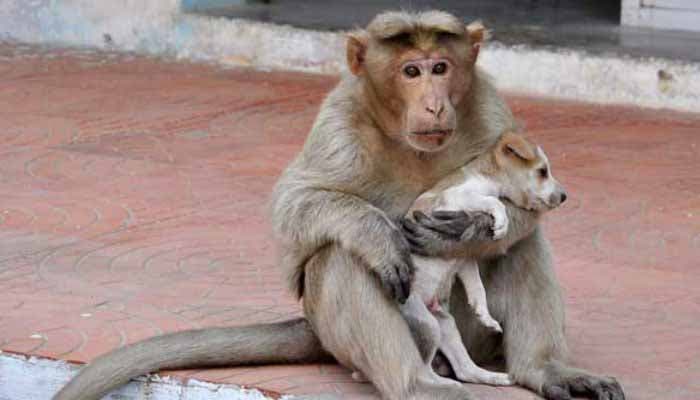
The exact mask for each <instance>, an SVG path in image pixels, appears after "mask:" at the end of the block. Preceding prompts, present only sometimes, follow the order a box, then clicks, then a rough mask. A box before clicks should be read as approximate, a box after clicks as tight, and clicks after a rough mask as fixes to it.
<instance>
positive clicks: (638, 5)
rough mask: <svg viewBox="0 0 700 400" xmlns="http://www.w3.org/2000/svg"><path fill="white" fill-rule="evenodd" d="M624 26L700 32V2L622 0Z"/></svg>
mask: <svg viewBox="0 0 700 400" xmlns="http://www.w3.org/2000/svg"><path fill="white" fill-rule="evenodd" d="M621 22H622V25H628V26H644V27H650V28H657V29H675V30H687V31H697V32H700V1H699V0H622V15H621Z"/></svg>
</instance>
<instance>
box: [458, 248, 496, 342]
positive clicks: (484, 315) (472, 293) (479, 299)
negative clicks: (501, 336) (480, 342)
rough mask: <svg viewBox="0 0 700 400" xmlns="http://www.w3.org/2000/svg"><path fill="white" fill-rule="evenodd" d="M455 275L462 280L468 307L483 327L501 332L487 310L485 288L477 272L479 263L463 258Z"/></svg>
mask: <svg viewBox="0 0 700 400" xmlns="http://www.w3.org/2000/svg"><path fill="white" fill-rule="evenodd" d="M457 277H459V279H460V280H461V281H462V284H463V285H464V290H465V292H466V293H467V301H468V302H469V307H470V308H471V309H472V310H473V311H474V314H476V317H477V318H478V319H479V322H481V323H482V324H483V325H484V326H485V327H487V328H489V329H491V330H493V331H494V332H498V333H502V332H503V329H502V328H501V324H499V323H498V321H496V320H495V319H494V318H493V317H492V316H491V313H490V312H489V306H488V303H487V301H486V290H485V289H484V283H483V282H482V281H481V275H480V274H479V265H478V264H477V263H476V261H474V260H465V261H463V262H462V264H461V265H460V267H459V269H458V270H457Z"/></svg>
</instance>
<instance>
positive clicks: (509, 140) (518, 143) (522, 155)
mask: <svg viewBox="0 0 700 400" xmlns="http://www.w3.org/2000/svg"><path fill="white" fill-rule="evenodd" d="M498 148H499V151H500V153H502V154H503V155H505V156H506V157H514V158H518V159H520V160H522V161H534V160H535V158H537V155H536V154H535V145H533V144H532V143H530V142H529V141H528V140H527V139H525V137H524V136H522V135H518V134H517V133H513V132H506V133H504V134H503V136H501V140H500V141H499V143H498Z"/></svg>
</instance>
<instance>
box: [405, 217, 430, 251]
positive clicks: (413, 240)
mask: <svg viewBox="0 0 700 400" xmlns="http://www.w3.org/2000/svg"><path fill="white" fill-rule="evenodd" d="M401 229H402V230H403V235H404V237H405V238H406V241H407V242H408V245H409V247H410V248H411V253H412V254H417V255H419V256H424V257H428V256H430V254H428V251H427V250H426V248H425V245H424V244H423V241H422V240H421V236H420V232H419V227H418V224H416V223H415V222H413V221H411V220H410V219H408V218H404V219H402V220H401Z"/></svg>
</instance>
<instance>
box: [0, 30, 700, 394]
mask: <svg viewBox="0 0 700 400" xmlns="http://www.w3.org/2000/svg"><path fill="white" fill-rule="evenodd" d="M0 55H2V58H1V61H0V76H2V78H0V88H1V90H0V159H1V160H2V162H0V194H1V198H2V200H0V292H1V293H3V294H2V295H1V296H0V344H1V345H2V349H3V350H4V351H10V352H18V353H24V354H32V355H40V356H46V357H51V358H60V359H65V360H70V361H75V362H87V361H90V360H91V359H93V358H95V357H96V356H98V355H99V354H102V353H103V352H105V351H108V350H110V349H113V348H115V347H118V346H122V345H124V344H126V343H130V342H133V341H136V340H139V339H143V338H146V337H149V336H152V335H156V334H161V333H165V332H173V331H177V330H182V329H189V328H198V327H206V326H217V325H243V324H249V323H255V322H266V321H279V320H284V319H287V318H290V317H292V316H297V315H300V307H299V305H298V304H297V303H296V302H295V301H294V299H293V298H292V297H291V296H290V295H289V294H288V293H287V292H286V291H285V288H284V284H283V282H282V281H281V278H280V276H279V275H278V270H277V268H276V266H275V257H274V251H275V247H274V246H275V245H274V243H273V241H272V240H271V233H270V226H269V222H268V220H267V210H266V202H267V198H268V196H269V193H270V190H271V187H272V185H273V183H274V181H275V179H276V176H277V175H278V174H279V173H280V171H281V170H282V168H283V167H284V166H285V165H286V163H287V162H288V161H289V160H290V159H291V158H292V157H293V155H294V154H295V153H296V152H297V151H298V150H299V149H300V147H301V145H302V143H303V140H304V135H305V133H306V132H307V130H308V129H309V127H310V126H311V124H312V122H313V118H314V116H315V114H316V112H317V110H318V107H319V104H320V102H321V100H322V98H323V95H324V93H326V92H327V91H328V90H329V89H330V88H331V87H332V86H333V84H334V83H335V81H334V79H332V78H328V77H323V76H316V75H304V74H298V73H291V72H283V71H280V72H256V71H252V70H244V69H240V70H220V69H216V68H214V67H211V66H207V65H201V64H189V63H174V62H168V61H162V60H156V59H151V58H145V57H137V56H133V55H129V54H124V55H114V54H110V55H108V56H107V55H105V54H102V53H99V52H95V51H82V50H75V49H72V50H71V49H67V50H66V49H53V50H45V49H38V48H32V47H26V46H14V45H8V44H0ZM28 55H32V56H31V57H29V56H28ZM507 99H508V101H509V103H510V105H511V106H512V108H513V110H514V113H515V114H516V116H517V117H518V118H519V119H521V120H522V122H523V125H524V126H526V127H527V130H528V131H529V132H530V135H531V136H532V137H533V138H534V139H535V140H536V141H538V142H539V143H541V144H542V145H543V147H544V148H545V149H546V151H547V153H548V154H549V156H550V158H551V160H552V163H553V166H554V172H555V174H556V175H557V177H558V178H559V179H560V180H561V181H562V182H563V183H564V184H565V185H566V186H567V188H568V190H569V192H570V194H571V196H570V199H571V200H570V201H568V202H567V203H566V204H565V205H564V206H563V207H562V208H561V209H560V210H557V211H555V212H553V213H552V214H551V215H549V216H547V218H546V223H545V229H546V231H547V233H548V236H549V237H550V239H551V241H552V245H553V249H554V253H555V260H556V268H557V273H558V275H559V277H560V280H561V282H562V286H563V288H564V290H565V293H566V303H567V307H568V309H567V311H568V315H567V324H568V331H567V332H568V337H569V341H570V347H571V352H572V359H573V362H574V363H575V364H577V365H580V366H582V367H586V368H590V369H592V370H596V371H601V372H605V373H607V374H611V375H616V376H618V377H619V378H620V380H621V382H622V383H623V385H624V386H625V387H626V389H627V391H628V393H629V398H633V399H639V400H644V399H656V398H674V399H683V400H685V399H688V400H690V399H697V398H698V397H700V386H699V384H698V382H697V379H696V378H697V376H698V375H700V364H699V363H698V362H697V360H698V359H699V358H700V350H698V349H700V335H698V332H700V325H699V323H698V320H697V315H698V314H699V313H700V295H699V294H698V291H697V288H698V287H700V277H699V276H698V274H697V273H696V269H697V258H698V256H700V174H698V171H699V170H700V155H699V152H700V136H699V135H698V132H700V116H698V115H690V114H680V113H675V112H671V111H659V110H642V109H636V108H631V107H619V106H609V105H605V106H603V105H594V104H582V103H576V102H563V101H559V100H553V99H546V98H531V97H523V96H516V95H508V96H507ZM172 375H173V376H175V377H178V378H181V379H189V378H194V379H201V380H209V381H214V382H223V383H234V384H239V385H246V386H253V387H258V388H261V389H264V390H267V391H268V392H277V393H293V394H294V393H324V392H325V393H328V392H331V393H340V394H344V395H345V397H346V398H353V399H371V398H376V393H375V391H374V389H373V388H372V387H371V386H370V385H366V384H359V383H356V382H353V381H352V380H351V379H350V377H349V372H348V371H347V370H345V369H344V368H342V367H339V366H335V365H302V366H266V367H241V368H224V369H216V370H192V371H177V372H172ZM472 386H473V391H474V393H475V394H477V395H479V398H482V399H497V398H504V397H509V398H514V399H530V398H532V395H531V394H530V393H529V392H527V391H525V390H522V389H514V388H491V387H486V386H477V385H472Z"/></svg>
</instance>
